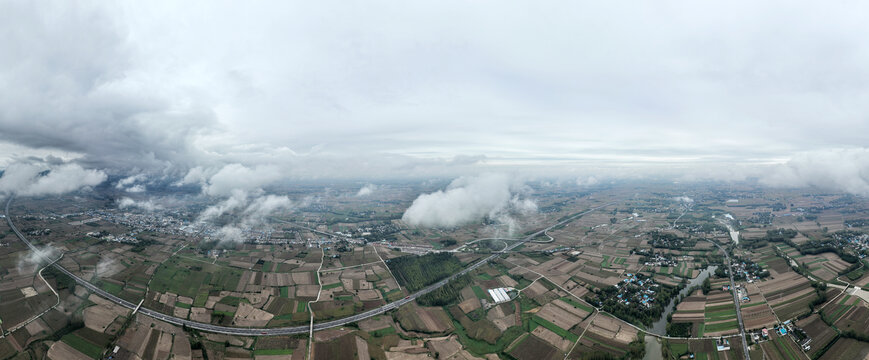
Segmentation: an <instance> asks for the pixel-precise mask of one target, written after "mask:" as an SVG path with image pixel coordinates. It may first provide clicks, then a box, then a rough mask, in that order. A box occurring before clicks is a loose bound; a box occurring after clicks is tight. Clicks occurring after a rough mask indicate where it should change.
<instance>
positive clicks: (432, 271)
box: [387, 253, 462, 291]
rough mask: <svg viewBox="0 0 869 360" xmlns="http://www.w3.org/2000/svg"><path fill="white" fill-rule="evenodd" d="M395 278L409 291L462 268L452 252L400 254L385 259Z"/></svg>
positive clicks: (420, 287)
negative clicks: (421, 254) (397, 256)
mask: <svg viewBox="0 0 869 360" xmlns="http://www.w3.org/2000/svg"><path fill="white" fill-rule="evenodd" d="M387 264H388V265H389V268H390V269H391V270H392V273H393V274H394V275H395V278H396V280H398V282H399V283H401V285H402V286H404V287H406V288H407V289H408V290H409V291H417V290H419V289H422V288H424V287H426V286H429V285H431V284H434V283H436V282H438V281H440V280H442V279H444V278H446V277H448V276H450V275H452V274H455V273H457V272H459V271H461V270H462V263H461V262H460V261H459V259H458V258H456V257H455V256H454V255H453V254H452V253H436V254H426V255H423V256H413V255H410V256H402V257H399V258H395V259H391V260H389V261H387Z"/></svg>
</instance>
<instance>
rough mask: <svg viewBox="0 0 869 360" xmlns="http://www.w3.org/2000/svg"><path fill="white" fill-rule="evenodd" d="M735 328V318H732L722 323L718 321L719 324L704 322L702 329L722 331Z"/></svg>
mask: <svg viewBox="0 0 869 360" xmlns="http://www.w3.org/2000/svg"><path fill="white" fill-rule="evenodd" d="M735 328H736V320H733V321H727V322H723V323H719V324H706V328H705V329H704V331H706V332H716V331H723V330H728V329H735Z"/></svg>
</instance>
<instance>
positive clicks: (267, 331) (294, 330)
mask: <svg viewBox="0 0 869 360" xmlns="http://www.w3.org/2000/svg"><path fill="white" fill-rule="evenodd" d="M13 198H14V196H10V197H9V201H7V202H6V211H5V214H6V222H7V223H8V224H9V227H10V228H12V231H14V232H15V235H17V236H18V238H19V239H21V241H23V242H24V243H25V244H27V247H29V248H30V249H31V250H32V251H33V252H34V253H36V254H39V251H38V249H37V248H36V246H33V244H31V243H30V241H28V240H27V238H25V237H24V234H22V233H21V232H20V231H18V228H17V227H15V224H13V223H12V217H11V216H9V205H10V204H12V199H13ZM611 204H613V203H607V204H604V205H600V206H597V207H594V208H591V209H589V210H586V211H584V212H582V213H579V214H575V215H573V216H570V217H568V218H567V219H564V220H562V221H559V222H558V223H555V224H554V225H551V226H549V227H547V228H545V229H543V230H540V231H538V232H535V233H533V234H530V235H528V236H526V237H525V238H524V239H522V240H520V241H518V242H516V243H515V244H513V245H510V246H508V247H506V248H505V249H504V250H503V251H501V252H499V253H494V254H492V255H489V256H487V257H485V258H483V259H481V260H479V261H477V262H476V263H474V264H473V265H471V266H470V267H468V268H466V269H464V270H462V271H460V272H458V273H455V274H453V275H451V276H450V277H448V278H446V279H443V280H441V281H438V282H436V283H434V284H432V285H429V286H427V287H425V288H423V289H422V290H420V291H417V292H416V293H413V294H411V295H410V296H408V297H406V298H404V299H401V300H398V301H395V302H392V303H389V304H386V305H383V306H381V307H379V308H376V309H372V310H368V311H366V312H363V313H359V314H356V315H353V316H350V317H346V318H342V319H337V320H332V321H326V322H321V323H317V324H314V325H313V330H323V329H328V328H333V327H338V326H341V325H346V324H349V323H353V322H357V321H360V320H364V319H367V318H370V317H372V316H376V315H380V314H383V313H385V312H387V311H390V310H392V309H396V308H398V307H399V306H401V305H404V304H407V303H409V302H411V301H414V300H416V298H418V297H420V296H422V295H425V294H428V293H430V292H432V291H435V290H437V289H438V288H440V287H441V286H444V285H446V284H447V283H448V282H449V281H450V280H452V279H455V278H457V277H459V276H461V275H464V274H466V273H468V272H469V271H472V270H474V269H476V268H478V267H480V266H483V265H484V264H486V263H487V262H489V261H490V260H492V259H494V258H495V257H496V256H499V255H500V254H501V253H504V252H508V251H510V250H513V249H514V248H516V247H518V246H519V245H522V244H524V243H526V242H528V241H530V240H531V239H533V238H535V237H536V236H537V235H540V234H542V233H543V232H545V231H547V230H549V229H552V228H554V227H556V226H559V225H563V224H566V223H568V222H571V221H573V220H576V218H578V217H580V216H582V215H585V214H587V213H590V212H592V211H595V210H597V209H600V208H602V207H605V206H608V205H611ZM44 260H47V261H51V259H44ZM52 266H54V268H55V269H57V270H58V271H60V272H62V273H64V274H66V275H67V276H69V277H71V278H72V279H73V280H75V282H76V283H78V284H79V285H81V286H84V287H85V288H87V289H88V290H90V291H92V292H94V293H96V294H97V295H99V296H102V297H104V298H106V299H108V300H110V301H112V302H114V303H116V304H118V305H121V306H123V307H125V308H128V309H130V310H135V309H136V308H137V307H138V306H137V304H133V303H131V302H129V301H127V300H124V299H121V298H119V297H117V296H115V295H112V294H110V293H108V292H106V291H105V290H103V289H100V288H99V287H97V286H95V285H94V284H91V283H90V282H88V281H87V280H84V279H82V278H80V277H78V276H77V275H75V274H73V273H72V272H70V271H68V270H66V269H65V268H63V266H61V265H60V264H58V263H53V264H52ZM138 309H139V310H138V311H139V313H142V314H145V315H147V316H150V317H152V318H155V319H158V320H162V321H165V322H168V323H172V324H175V325H179V326H187V327H189V328H192V329H197V330H202V331H210V332H215V333H220V334H228V335H240V336H263V335H265V336H271V335H289V334H302V333H306V332H308V331H309V329H311V328H312V327H311V326H308V325H300V326H292V327H283V328H238V327H229V326H219V325H212V324H206V323H201V322H196V321H190V320H187V319H181V318H177V317H174V316H172V315H166V314H163V313H160V312H157V311H154V310H151V309H148V308H144V307H138Z"/></svg>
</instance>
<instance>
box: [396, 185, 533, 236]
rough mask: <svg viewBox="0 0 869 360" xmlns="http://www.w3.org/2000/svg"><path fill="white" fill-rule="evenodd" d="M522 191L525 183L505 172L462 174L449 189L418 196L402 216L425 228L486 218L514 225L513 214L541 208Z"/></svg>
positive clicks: (405, 219)
mask: <svg viewBox="0 0 869 360" xmlns="http://www.w3.org/2000/svg"><path fill="white" fill-rule="evenodd" d="M519 191H521V183H519V182H517V181H516V180H515V179H513V178H511V177H510V176H507V175H503V174H484V175H480V176H473V177H461V178H458V179H456V180H453V182H451V183H450V184H449V186H447V188H446V190H438V191H436V192H433V193H430V194H422V195H420V196H419V197H417V198H416V200H414V201H413V203H412V204H411V206H410V207H409V208H408V209H407V210H406V211H405V212H404V215H403V216H402V218H401V219H402V220H403V221H404V222H406V223H408V224H410V225H413V226H424V227H455V226H460V225H465V224H468V223H471V222H474V221H480V220H482V219H483V218H485V217H488V218H490V219H494V220H500V221H501V222H502V223H504V222H509V223H510V224H514V222H512V218H510V217H509V215H510V214H511V213H513V212H520V213H524V214H527V213H530V212H534V211H536V210H537V205H536V204H535V203H534V202H533V201H532V200H530V199H521V198H520V197H519V195H518V194H517V192H519ZM514 227H515V226H514Z"/></svg>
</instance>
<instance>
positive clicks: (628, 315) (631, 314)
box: [586, 284, 682, 326]
mask: <svg viewBox="0 0 869 360" xmlns="http://www.w3.org/2000/svg"><path fill="white" fill-rule="evenodd" d="M681 287H682V286H679V287H672V286H668V285H664V284H660V285H659V286H658V289H657V290H658V291H657V293H656V294H655V295H654V299H655V301H652V302H650V303H649V304H650V305H649V307H646V306H645V305H642V304H639V303H638V302H631V303H630V304H627V305H625V304H623V303H621V302H619V298H618V297H617V296H618V294H619V289H618V288H617V287H615V286H608V287H605V288H602V289H600V293H599V294H597V296H596V297H594V298H589V297H586V301H588V302H589V303H591V304H594V305H596V306H597V307H599V308H601V309H603V310H604V311H606V312H609V313H610V314H613V315H615V316H616V317H618V318H619V319H622V320H625V321H627V322H630V323H633V324H637V323H640V324H643V325H645V326H651V325H652V323H653V322H655V321H656V320H658V319H659V318H661V314H662V313H663V312H664V306H666V304H668V303H669V302H670V299H671V298H672V297H673V296H675V295H676V293H678V292H679V290H680V289H681Z"/></svg>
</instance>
